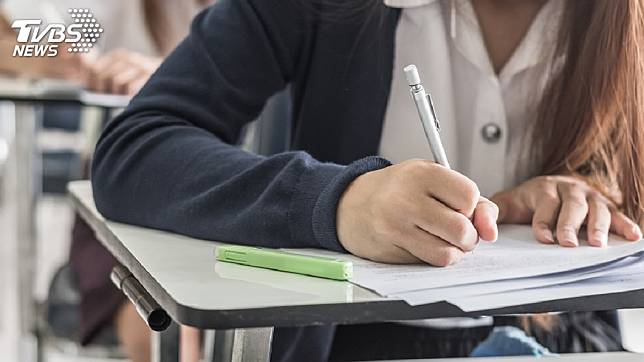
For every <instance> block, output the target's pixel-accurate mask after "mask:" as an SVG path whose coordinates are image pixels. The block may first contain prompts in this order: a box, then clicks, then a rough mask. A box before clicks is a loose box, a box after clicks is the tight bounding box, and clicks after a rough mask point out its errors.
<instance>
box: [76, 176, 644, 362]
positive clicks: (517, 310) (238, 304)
mask: <svg viewBox="0 0 644 362" xmlns="http://www.w3.org/2000/svg"><path fill="white" fill-rule="evenodd" d="M69 191H70V195H71V199H72V202H73V204H74V207H75V208H76V209H77V210H78V211H79V212H80V214H81V216H82V217H83V218H84V219H85V220H86V221H87V223H88V224H89V225H90V226H91V227H92V228H93V229H94V230H95V231H96V234H97V237H98V239H99V240H100V241H101V242H102V243H103V244H104V245H105V246H106V247H107V249H108V250H109V251H110V252H111V253H112V254H114V256H115V257H116V258H117V259H118V260H119V261H120V262H121V263H122V264H123V265H124V266H125V267H126V268H128V269H129V270H130V271H131V272H132V273H133V274H134V276H135V277H136V278H137V279H138V280H139V281H140V283H141V284H142V285H143V287H144V288H145V289H146V290H147V291H148V292H149V293H150V295H151V296H152V297H153V298H154V299H155V300H156V301H157V302H158V303H159V304H160V305H161V306H162V307H163V308H164V309H165V310H166V311H167V312H168V314H169V315H170V316H171V317H172V319H173V320H174V321H175V322H176V323H178V324H182V325H189V326H193V327H197V328H200V329H205V330H225V329H235V330H237V331H236V332H235V333H237V334H238V335H239V336H240V339H241V337H243V340H244V343H245V344H248V345H249V346H254V347H255V348H258V350H259V351H260V352H262V353H264V352H265V351H268V346H269V343H270V331H271V330H272V328H273V327H276V326H278V327H284V326H304V325H316V324H325V323H368V322H378V321H387V320H413V319H425V318H442V317H457V316H459V317H462V316H480V315H503V314H521V313H540V312H552V311H593V310H607V309H623V308H639V307H643V306H644V289H643V290H637V291H630V292H626V293H616V294H607V295H596V296H589V297H584V298H569V299H562V300H557V301H549V302H542V303H535V304H529V305H521V306H514V307H508V308H501V309H495V310H485V311H478V312H473V313H464V312H463V311H461V310H460V309H458V308H457V307H455V306H453V305H451V304H449V303H445V302H442V303H434V304H428V305H422V306H417V307H411V306H409V305H408V304H406V303H405V302H403V301H401V300H394V299H387V298H383V297H381V296H379V295H377V294H375V293H373V292H371V291H369V290H366V289H363V288H361V287H358V286H355V285H352V284H350V283H347V282H337V281H331V280H324V279H318V278H311V277H306V276H301V275H295V274H288V273H281V272H277V271H271V270H264V269H255V268H250V267H245V266H240V265H235V264H227V263H220V262H217V261H216V260H215V256H214V249H215V246H216V245H217V243H216V242H212V241H206V240H198V239H194V238H190V237H186V236H181V235H177V234H172V233H168V232H164V231H159V230H152V229H147V228H142V227H137V226H132V225H125V224H120V223H116V222H112V221H109V220H105V219H104V218H103V217H102V216H101V215H100V214H99V213H98V211H97V210H96V207H95V205H94V200H93V197H92V191H91V186H90V184H89V182H88V181H76V182H72V183H71V184H70V185H69ZM151 212H154V211H153V210H152V211H151ZM248 328H259V329H255V330H253V331H254V332H256V333H254V334H250V335H244V334H243V331H244V330H247V329H248ZM235 343H237V339H236V340H235ZM260 347H261V348H260ZM237 348H239V346H237ZM235 351H237V349H235V348H233V352H235ZM243 357H244V358H251V356H243ZM252 357H253V358H255V359H251V360H259V359H257V356H252Z"/></svg>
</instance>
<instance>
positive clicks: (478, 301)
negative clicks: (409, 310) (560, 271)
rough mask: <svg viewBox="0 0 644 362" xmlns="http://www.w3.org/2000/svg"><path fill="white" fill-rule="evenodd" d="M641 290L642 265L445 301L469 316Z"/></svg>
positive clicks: (643, 273)
mask: <svg viewBox="0 0 644 362" xmlns="http://www.w3.org/2000/svg"><path fill="white" fill-rule="evenodd" d="M642 288H644V267H643V266H642V263H636V264H633V265H630V266H628V267H624V268H620V269H617V270H615V271H614V272H613V273H610V274H608V275H605V276H601V277H597V278H590V279H586V280H581V281H576V282H573V283H566V284H558V285H552V286H548V287H543V288H532V289H522V290H515V291H509V292H503V293H493V294H486V295H476V296H470V297H465V298H452V299H448V300H447V301H448V302H449V303H451V304H454V305H456V306H457V307H459V308H461V309H462V310H463V311H464V312H472V311H477V310H486V309H494V308H503V307H508V306H513V305H522V304H530V303H538V302H544V301H548V300H556V299H565V298H575V297H583V296H589V295H599V294H608V293H620V292H627V291H630V290H637V289H642Z"/></svg>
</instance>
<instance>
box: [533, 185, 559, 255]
mask: <svg viewBox="0 0 644 362" xmlns="http://www.w3.org/2000/svg"><path fill="white" fill-rule="evenodd" d="M535 205H536V209H535V211H534V215H533V216H532V232H533V233H534V237H535V238H536V239H537V240H538V241H539V242H541V243H544V244H554V243H555V237H554V235H553V234H552V230H554V229H555V225H556V223H557V217H558V215H559V208H560V206H561V202H560V200H559V194H557V191H556V188H555V187H554V186H553V188H552V189H551V190H546V191H544V193H543V194H541V195H539V201H538V202H535Z"/></svg>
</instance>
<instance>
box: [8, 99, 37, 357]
mask: <svg viewBox="0 0 644 362" xmlns="http://www.w3.org/2000/svg"><path fill="white" fill-rule="evenodd" d="M14 116H15V117H14V121H15V122H14V137H13V140H12V143H11V147H10V154H9V160H8V161H9V162H8V165H7V166H8V169H7V174H6V177H7V180H6V181H7V185H6V186H7V189H6V191H7V195H6V196H7V198H6V199H7V201H9V205H12V207H11V206H10V211H11V212H12V213H13V215H12V222H13V230H12V231H13V232H10V233H9V235H12V236H13V237H12V240H11V242H13V243H14V244H13V245H15V249H14V250H15V253H16V254H15V257H16V261H17V263H16V264H17V270H16V272H17V275H16V276H17V281H18V285H17V288H18V303H19V304H18V305H19V307H18V308H19V311H18V316H19V328H20V330H19V335H20V340H21V342H20V351H19V354H20V356H19V360H21V361H32V360H35V359H37V358H38V357H37V352H38V351H37V340H36V338H35V336H36V335H37V334H36V332H37V325H36V323H37V318H36V314H37V308H36V301H35V300H34V294H33V292H34V279H35V271H36V237H37V235H36V200H37V198H38V195H39V193H40V190H41V186H40V170H41V168H42V167H41V164H40V158H39V157H38V152H37V145H36V132H37V130H38V128H39V120H38V117H37V109H36V106H35V105H33V104H28V103H17V104H16V105H15V115H14Z"/></svg>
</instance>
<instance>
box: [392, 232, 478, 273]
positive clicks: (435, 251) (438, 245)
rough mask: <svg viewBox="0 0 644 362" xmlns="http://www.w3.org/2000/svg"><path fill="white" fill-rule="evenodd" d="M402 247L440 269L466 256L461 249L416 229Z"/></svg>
mask: <svg viewBox="0 0 644 362" xmlns="http://www.w3.org/2000/svg"><path fill="white" fill-rule="evenodd" d="M401 246H402V247H403V248H404V249H405V250H407V251H408V252H409V253H410V254H412V255H413V256H415V257H416V258H418V259H420V260H421V261H423V262H425V263H427V264H430V265H433V266H439V267H444V266H448V265H451V264H454V263H456V262H457V261H459V260H460V259H461V258H462V257H463V255H465V253H464V252H463V251H462V250H461V249H459V248H457V247H455V246H453V245H451V244H449V243H447V242H445V241H444V240H441V239H439V238H438V237H436V236H434V235H431V234H429V233H427V232H426V231H425V230H422V229H420V228H414V229H413V230H412V232H411V235H409V238H408V239H405V241H404V244H402V245H401Z"/></svg>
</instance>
